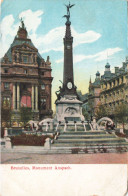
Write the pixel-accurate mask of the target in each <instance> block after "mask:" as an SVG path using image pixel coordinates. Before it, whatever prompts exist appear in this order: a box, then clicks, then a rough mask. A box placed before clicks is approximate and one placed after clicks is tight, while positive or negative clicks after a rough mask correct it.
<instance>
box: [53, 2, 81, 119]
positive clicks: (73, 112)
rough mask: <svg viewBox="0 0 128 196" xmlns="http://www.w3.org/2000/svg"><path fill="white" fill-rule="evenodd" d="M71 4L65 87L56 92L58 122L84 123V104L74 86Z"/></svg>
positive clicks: (67, 34)
mask: <svg viewBox="0 0 128 196" xmlns="http://www.w3.org/2000/svg"><path fill="white" fill-rule="evenodd" d="M73 6H74V4H73V5H71V4H70V3H69V5H66V7H67V14H66V15H64V16H63V17H65V18H66V23H65V25H66V32H65V37H64V39H63V41H64V71H63V85H62V87H59V88H60V90H59V91H57V92H56V95H57V100H56V102H55V104H56V121H61V122H65V121H82V120H84V117H83V115H82V102H81V101H79V100H78V96H77V91H76V86H75V85H74V75H73V37H72V35H71V28H70V26H71V22H70V8H71V7H73Z"/></svg>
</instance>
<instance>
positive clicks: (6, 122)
mask: <svg viewBox="0 0 128 196" xmlns="http://www.w3.org/2000/svg"><path fill="white" fill-rule="evenodd" d="M11 116H12V110H11V107H10V103H9V102H8V101H7V100H6V101H4V102H3V103H2V106H1V123H2V127H10V126H11Z"/></svg>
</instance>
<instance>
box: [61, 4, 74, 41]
mask: <svg viewBox="0 0 128 196" xmlns="http://www.w3.org/2000/svg"><path fill="white" fill-rule="evenodd" d="M74 5H75V4H72V5H71V4H70V2H69V5H65V6H66V8H67V14H66V15H64V16H63V17H65V18H66V19H67V21H66V23H65V25H66V32H65V38H72V36H71V29H70V25H71V22H70V8H71V7H73V6H74Z"/></svg>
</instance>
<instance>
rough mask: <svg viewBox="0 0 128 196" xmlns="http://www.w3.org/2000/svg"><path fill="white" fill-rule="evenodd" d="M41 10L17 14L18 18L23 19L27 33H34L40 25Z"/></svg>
mask: <svg viewBox="0 0 128 196" xmlns="http://www.w3.org/2000/svg"><path fill="white" fill-rule="evenodd" d="M42 14H43V11H42V10H37V11H35V12H33V11H32V10H26V11H24V12H21V13H20V14H19V18H23V20H24V23H25V26H26V27H27V31H28V32H29V33H32V34H33V33H35V32H36V30H37V28H38V26H39V25H40V24H41V16H42Z"/></svg>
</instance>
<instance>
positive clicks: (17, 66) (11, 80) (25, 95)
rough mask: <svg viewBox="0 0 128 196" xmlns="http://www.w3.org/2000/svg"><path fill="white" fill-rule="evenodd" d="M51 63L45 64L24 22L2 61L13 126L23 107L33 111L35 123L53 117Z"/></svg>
mask: <svg viewBox="0 0 128 196" xmlns="http://www.w3.org/2000/svg"><path fill="white" fill-rule="evenodd" d="M51 72H52V69H51V62H50V59H49V56H48V57H47V60H46V61H45V60H44V59H43V58H42V57H41V55H40V54H39V52H38V49H37V48H36V47H35V46H34V45H33V43H32V41H31V39H29V38H28V33H27V30H26V28H25V25H24V22H23V21H21V27H19V30H18V32H17V35H16V37H15V38H14V41H13V43H12V44H11V46H10V48H9V50H8V51H7V52H6V54H5V56H4V57H3V58H2V60H1V98H2V102H3V103H4V102H5V101H7V102H8V103H9V104H10V108H11V109H12V112H13V119H12V124H13V123H16V122H18V119H19V109H20V107H23V106H24V107H29V108H31V109H32V113H33V120H39V119H43V118H46V117H51V116H52V109H51V89H52V80H53V78H52V76H51Z"/></svg>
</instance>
